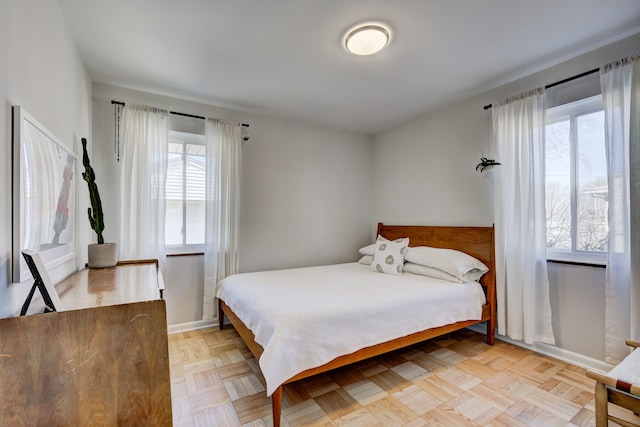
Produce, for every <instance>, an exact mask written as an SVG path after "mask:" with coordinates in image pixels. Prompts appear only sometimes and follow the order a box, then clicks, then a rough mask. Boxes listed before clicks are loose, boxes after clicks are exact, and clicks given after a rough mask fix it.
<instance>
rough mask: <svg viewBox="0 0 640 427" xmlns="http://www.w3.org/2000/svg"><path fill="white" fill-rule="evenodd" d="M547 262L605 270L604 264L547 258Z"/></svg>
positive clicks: (605, 265)
mask: <svg viewBox="0 0 640 427" xmlns="http://www.w3.org/2000/svg"><path fill="white" fill-rule="evenodd" d="M547 262H548V263H549V262H550V263H553V264H565V265H579V266H581V267H595V268H607V264H606V262H605V263H604V264H603V263H602V262H594V261H576V260H568V259H555V258H547Z"/></svg>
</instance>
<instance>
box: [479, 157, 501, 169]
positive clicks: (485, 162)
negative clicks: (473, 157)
mask: <svg viewBox="0 0 640 427" xmlns="http://www.w3.org/2000/svg"><path fill="white" fill-rule="evenodd" d="M481 153H482V152H481ZM500 164H501V163H498V162H496V161H495V160H494V159H487V158H486V157H484V153H482V157H480V163H478V165H477V166H476V170H479V171H480V173H482V172H484V171H485V170H491V169H493V168H494V167H495V166H498V165H500Z"/></svg>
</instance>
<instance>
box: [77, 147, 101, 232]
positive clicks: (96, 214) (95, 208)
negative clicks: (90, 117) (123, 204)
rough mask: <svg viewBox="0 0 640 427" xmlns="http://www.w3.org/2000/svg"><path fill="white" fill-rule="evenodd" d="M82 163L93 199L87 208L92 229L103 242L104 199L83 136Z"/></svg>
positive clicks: (83, 174) (84, 175)
mask: <svg viewBox="0 0 640 427" xmlns="http://www.w3.org/2000/svg"><path fill="white" fill-rule="evenodd" d="M82 164H83V165H84V172H83V173H82V178H83V179H84V180H85V181H87V184H88V185H89V198H90V199H91V207H90V208H88V209H87V213H88V215H89V224H90V225H91V229H92V230H93V231H95V232H96V234H97V235H98V243H100V244H102V243H104V237H102V232H103V231H104V216H103V214H102V201H101V200H100V193H99V192H98V185H97V184H96V174H95V172H94V171H93V168H92V167H91V163H90V161H89V154H88V153H87V139H86V138H82Z"/></svg>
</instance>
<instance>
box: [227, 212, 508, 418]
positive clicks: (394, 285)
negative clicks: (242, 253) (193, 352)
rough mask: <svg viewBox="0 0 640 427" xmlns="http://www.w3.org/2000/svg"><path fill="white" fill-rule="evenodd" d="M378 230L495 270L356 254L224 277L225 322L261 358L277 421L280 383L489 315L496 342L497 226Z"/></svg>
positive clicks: (490, 336) (383, 227)
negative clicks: (429, 273)
mask: <svg viewBox="0 0 640 427" xmlns="http://www.w3.org/2000/svg"><path fill="white" fill-rule="evenodd" d="M377 231H378V235H379V236H383V237H384V238H386V239H389V240H391V241H393V240H395V239H399V238H404V237H409V238H410V243H409V246H410V247H416V246H428V247H434V248H446V249H454V250H457V251H461V252H464V253H466V254H468V255H471V256H472V257H474V258H476V259H477V260H479V261H481V262H482V263H484V264H485V265H486V266H487V267H488V268H489V271H488V272H487V273H485V274H484V275H483V276H482V277H481V278H480V280H479V283H476V282H472V283H460V284H452V283H451V282H444V281H442V280H438V279H428V278H425V277H423V276H418V275H414V274H409V273H405V274H403V275H399V276H393V275H389V274H378V273H376V272H373V271H371V269H369V268H368V266H363V265H361V264H358V263H349V264H338V265H331V266H322V267H309V268H302V269H291V270H279V271H272V272H262V273H244V274H240V275H234V276H230V277H228V278H225V279H224V280H223V281H221V283H220V284H219V287H218V291H217V296H218V306H219V316H218V318H219V322H220V329H222V328H223V326H224V317H225V316H226V317H227V318H228V319H229V320H230V322H231V324H232V325H233V326H234V327H235V329H236V330H237V331H238V333H239V335H240V336H241V337H242V339H243V340H244V342H245V343H246V345H247V347H248V348H249V349H250V351H251V352H252V353H253V355H254V356H255V358H256V359H257V360H258V361H259V364H260V367H261V369H262V373H263V375H264V377H265V381H266V388H267V395H271V402H272V410H273V424H274V426H279V425H280V416H281V409H282V388H283V386H284V384H287V383H290V382H293V381H297V380H299V379H302V378H306V377H309V376H312V375H316V374H319V373H322V372H326V371H329V370H332V369H335V368H338V367H341V366H345V365H348V364H351V363H354V362H358V361H361V360H364V359H368V358H370V357H374V356H377V355H380V354H383V353H387V352H390V351H394V350H397V349H400V348H403V347H406V346H409V345H412V344H416V343H419V342H421V341H424V340H427V339H430V338H433V337H437V336H440V335H444V334H447V333H450V332H453V331H455V330H458V329H461V328H465V327H468V326H471V325H474V324H477V323H481V322H485V323H486V327H487V333H486V342H487V343H488V344H490V345H493V343H494V330H495V326H496V295H495V262H494V256H495V255H494V254H495V250H494V230H493V227H442V226H394V225H384V224H382V223H379V224H378V230H377ZM427 279H428V280H427ZM397 280H401V282H397ZM303 282H304V286H302V285H300V283H303ZM307 285H308V287H307ZM314 286H316V287H314ZM385 289H387V290H388V291H385ZM427 290H428V291H427ZM383 292H390V293H389V294H384V293H383ZM423 294H424V295H427V294H428V295H429V297H428V298H426V297H425V298H423ZM445 295H447V296H446V298H445ZM450 295H453V297H451V296H450ZM451 298H453V302H451V301H452V300H451ZM446 304H448V305H446ZM436 307H437V309H436ZM445 307H446V308H445ZM421 308H422V310H421ZM327 312H329V314H327ZM356 313H362V316H356ZM421 313H430V316H422V314H421ZM328 316H329V317H328ZM363 319H364V320H363ZM372 319H376V321H377V322H378V323H374V322H373V320H372ZM349 330H353V331H354V333H353V334H351V335H349ZM363 331H366V333H365V332H363Z"/></svg>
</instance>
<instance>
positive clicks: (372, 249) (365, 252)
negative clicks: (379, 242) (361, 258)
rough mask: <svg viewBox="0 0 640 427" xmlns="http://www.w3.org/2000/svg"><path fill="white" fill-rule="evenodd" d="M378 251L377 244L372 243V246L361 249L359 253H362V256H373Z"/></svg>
mask: <svg viewBox="0 0 640 427" xmlns="http://www.w3.org/2000/svg"><path fill="white" fill-rule="evenodd" d="M375 251H376V244H375V243H372V244H370V245H367V246H365V247H364V248H360V250H359V251H358V252H360V254H361V255H371V256H373V253H374V252H375Z"/></svg>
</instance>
